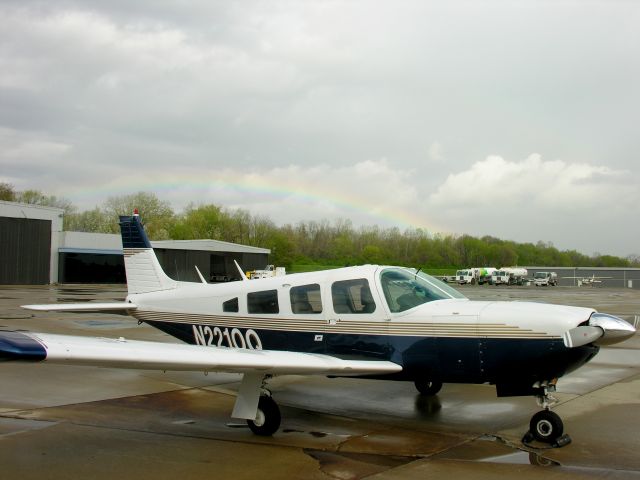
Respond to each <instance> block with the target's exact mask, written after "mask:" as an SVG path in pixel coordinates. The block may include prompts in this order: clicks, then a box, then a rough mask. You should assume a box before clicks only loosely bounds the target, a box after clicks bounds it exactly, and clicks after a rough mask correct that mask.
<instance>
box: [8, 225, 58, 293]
mask: <svg viewBox="0 0 640 480" xmlns="http://www.w3.org/2000/svg"><path fill="white" fill-rule="evenodd" d="M50 261H51V221H50V220H33V219H29V218H10V217H0V284H2V285H46V284H48V283H49V272H50V268H51V265H50Z"/></svg>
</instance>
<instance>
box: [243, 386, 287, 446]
mask: <svg viewBox="0 0 640 480" xmlns="http://www.w3.org/2000/svg"><path fill="white" fill-rule="evenodd" d="M247 425H249V428H250V429H251V431H252V432H253V433H255V434H256V435H260V436H263V437H270V436H271V435H273V434H274V433H276V432H277V431H278V428H280V409H279V408H278V404H277V403H276V402H275V401H274V400H273V398H271V397H268V396H266V395H262V396H261V397H260V400H259V401H258V415H257V418H256V419H255V420H247Z"/></svg>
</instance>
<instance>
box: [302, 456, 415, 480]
mask: <svg viewBox="0 0 640 480" xmlns="http://www.w3.org/2000/svg"><path fill="white" fill-rule="evenodd" d="M304 453H306V454H307V455H309V456H310V457H311V458H313V459H314V460H316V461H317V462H318V463H319V465H320V471H322V473H324V474H326V475H328V476H329V477H331V478H337V479H340V480H358V479H361V478H365V477H368V476H370V475H375V474H377V473H381V472H384V471H387V470H390V469H392V468H396V467H399V466H401V465H405V464H407V463H410V462H413V461H414V460H416V458H415V457H401V456H391V455H373V454H368V453H341V452H327V451H323V450H312V449H308V448H306V449H304Z"/></svg>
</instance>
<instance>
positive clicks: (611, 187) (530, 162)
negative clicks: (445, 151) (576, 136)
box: [429, 154, 628, 211]
mask: <svg viewBox="0 0 640 480" xmlns="http://www.w3.org/2000/svg"><path fill="white" fill-rule="evenodd" d="M627 173H628V172H625V171H622V170H614V169H611V168H609V167H606V166H598V165H589V164H586V163H567V162H564V161H562V160H543V159H542V157H541V156H540V155H539V154H532V155H530V156H529V157H528V158H526V159H525V160H522V161H519V162H518V161H508V160H505V159H504V158H502V157H499V156H489V157H487V158H486V159H485V160H482V161H478V162H476V163H474V164H473V165H472V166H471V167H470V168H469V169H467V170H465V171H462V172H458V173H452V174H450V175H449V176H448V177H447V179H446V181H445V182H444V183H443V184H442V185H440V186H439V187H438V189H437V190H436V191H435V193H433V194H432V195H431V196H430V197H429V201H430V203H431V204H432V205H433V206H436V207H441V208H447V209H472V210H474V209H478V208H485V207H493V208H495V209H497V210H502V209H504V208H506V207H505V205H506V206H508V207H509V208H510V209H515V208H518V209H520V208H529V207H532V208H541V209H543V210H558V209H559V210H562V211H575V210H583V209H584V208H585V207H598V206H599V205H603V204H607V203H609V202H610V200H611V199H613V198H615V197H617V196H618V195H619V193H620V192H619V187H620V181H621V180H622V179H624V177H625V174H627Z"/></svg>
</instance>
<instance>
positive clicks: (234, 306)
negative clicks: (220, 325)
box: [222, 297, 239, 313]
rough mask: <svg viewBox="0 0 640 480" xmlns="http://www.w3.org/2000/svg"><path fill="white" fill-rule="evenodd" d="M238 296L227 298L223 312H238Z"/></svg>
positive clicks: (223, 304) (223, 305)
mask: <svg viewBox="0 0 640 480" xmlns="http://www.w3.org/2000/svg"><path fill="white" fill-rule="evenodd" d="M238 310H239V308H238V297H236V298H232V299H231V300H227V301H226V302H223V303H222V311H223V312H236V313H237V312H238Z"/></svg>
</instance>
